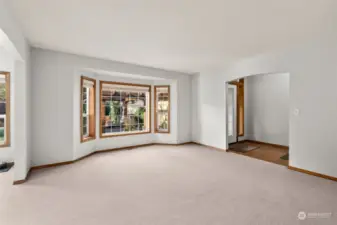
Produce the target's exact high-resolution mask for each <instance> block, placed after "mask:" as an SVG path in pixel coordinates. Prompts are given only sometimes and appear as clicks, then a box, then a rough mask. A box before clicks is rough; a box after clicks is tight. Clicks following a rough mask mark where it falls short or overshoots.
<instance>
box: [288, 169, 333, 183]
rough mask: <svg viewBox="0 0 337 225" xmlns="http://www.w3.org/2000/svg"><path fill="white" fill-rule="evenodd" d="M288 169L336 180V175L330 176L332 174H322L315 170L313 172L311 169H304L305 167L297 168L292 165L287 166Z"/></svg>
mask: <svg viewBox="0 0 337 225" xmlns="http://www.w3.org/2000/svg"><path fill="white" fill-rule="evenodd" d="M288 169H290V170H293V171H297V172H300V173H305V174H308V175H312V176H316V177H321V178H324V179H328V180H332V181H337V177H332V176H328V175H324V174H321V173H316V172H313V171H309V170H305V169H301V168H297V167H293V166H288Z"/></svg>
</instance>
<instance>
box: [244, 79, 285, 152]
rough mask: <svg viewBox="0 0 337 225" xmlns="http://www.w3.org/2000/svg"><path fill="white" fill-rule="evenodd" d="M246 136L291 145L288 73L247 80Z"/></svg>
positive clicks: (251, 138)
mask: <svg viewBox="0 0 337 225" xmlns="http://www.w3.org/2000/svg"><path fill="white" fill-rule="evenodd" d="M245 88H246V98H247V99H245V100H246V104H245V117H246V120H245V126H246V129H245V137H246V139H249V140H256V141H262V142H267V143H272V144H279V145H285V146H288V145H289V74H287V73H283V74H265V75H262V74H261V75H254V76H249V77H247V78H246V80H245Z"/></svg>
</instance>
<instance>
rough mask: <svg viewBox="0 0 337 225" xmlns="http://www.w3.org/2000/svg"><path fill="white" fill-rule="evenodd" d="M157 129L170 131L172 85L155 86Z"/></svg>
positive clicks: (158, 131) (160, 131)
mask: <svg viewBox="0 0 337 225" xmlns="http://www.w3.org/2000/svg"><path fill="white" fill-rule="evenodd" d="M154 93H155V129H156V132H157V133H170V86H155V87H154Z"/></svg>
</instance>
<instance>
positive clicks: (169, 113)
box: [154, 85, 171, 134]
mask: <svg viewBox="0 0 337 225" xmlns="http://www.w3.org/2000/svg"><path fill="white" fill-rule="evenodd" d="M157 88H167V89H168V104H169V106H168V129H167V131H161V130H159V129H158V124H157ZM154 131H155V133H163V134H170V133H171V91H170V85H155V86H154Z"/></svg>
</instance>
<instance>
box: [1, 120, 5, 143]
mask: <svg viewBox="0 0 337 225" xmlns="http://www.w3.org/2000/svg"><path fill="white" fill-rule="evenodd" d="M4 141H5V118H0V143H1V144H3V142H4Z"/></svg>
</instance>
